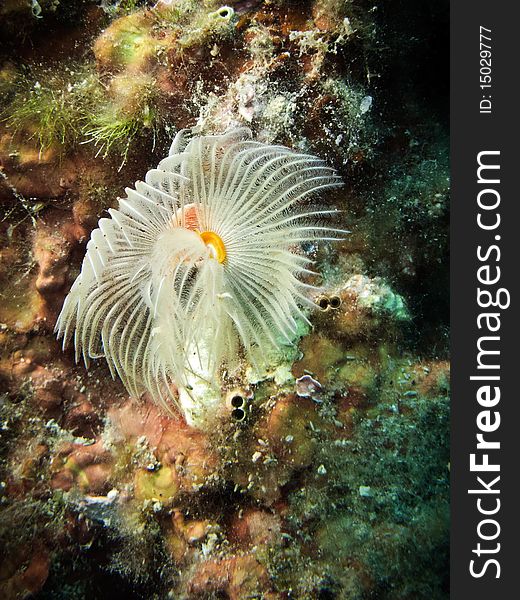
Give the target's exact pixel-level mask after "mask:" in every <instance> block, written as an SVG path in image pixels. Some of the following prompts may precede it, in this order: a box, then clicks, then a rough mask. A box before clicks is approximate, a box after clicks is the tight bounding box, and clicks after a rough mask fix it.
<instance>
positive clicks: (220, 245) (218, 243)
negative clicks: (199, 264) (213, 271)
mask: <svg viewBox="0 0 520 600" xmlns="http://www.w3.org/2000/svg"><path fill="white" fill-rule="evenodd" d="M197 233H198V234H199V235H200V237H201V238H202V241H203V242H204V243H205V244H206V246H207V247H208V248H209V250H210V252H211V256H212V257H213V258H215V259H216V260H218V262H219V263H223V262H224V261H225V260H226V247H225V246H224V242H223V241H222V238H221V237H220V236H219V235H217V234H216V233H215V232H214V231H203V232H202V233H200V232H197Z"/></svg>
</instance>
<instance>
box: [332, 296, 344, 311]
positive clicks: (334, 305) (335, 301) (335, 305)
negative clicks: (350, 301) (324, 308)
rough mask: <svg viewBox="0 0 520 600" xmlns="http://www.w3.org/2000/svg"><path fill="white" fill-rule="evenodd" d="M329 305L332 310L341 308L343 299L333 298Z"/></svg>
mask: <svg viewBox="0 0 520 600" xmlns="http://www.w3.org/2000/svg"><path fill="white" fill-rule="evenodd" d="M329 304H330V307H331V308H339V307H340V306H341V298H340V297H339V296H332V298H331V299H330V301H329Z"/></svg>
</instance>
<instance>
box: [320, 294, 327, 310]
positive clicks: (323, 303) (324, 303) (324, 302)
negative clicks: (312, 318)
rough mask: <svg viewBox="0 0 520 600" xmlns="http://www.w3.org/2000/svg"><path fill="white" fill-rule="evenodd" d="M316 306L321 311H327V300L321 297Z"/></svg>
mask: <svg viewBox="0 0 520 600" xmlns="http://www.w3.org/2000/svg"><path fill="white" fill-rule="evenodd" d="M318 306H319V307H320V308H321V310H327V308H328V307H329V301H328V299H327V298H325V297H323V298H320V299H319V300H318Z"/></svg>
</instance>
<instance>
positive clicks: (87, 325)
mask: <svg viewBox="0 0 520 600" xmlns="http://www.w3.org/2000/svg"><path fill="white" fill-rule="evenodd" d="M339 185H341V180H340V179H339V177H337V176H336V175H335V173H334V171H333V169H331V168H330V167H328V166H326V165H325V164H324V163H323V162H322V161H321V160H319V159H318V158H315V157H314V156H310V155H306V154H298V153H296V152H294V151H292V150H290V149H289V148H285V147H283V146H274V145H268V144H262V143H259V142H256V141H253V140H251V132H250V131H249V130H248V129H235V130H233V131H230V132H228V133H226V134H223V135H215V136H203V137H192V138H191V139H190V136H189V134H188V132H186V131H181V132H179V134H178V135H177V136H176V138H175V140H174V142H173V144H172V147H171V150H170V154H169V156H168V157H167V158H165V159H164V160H162V161H161V162H160V163H159V166H158V167H157V169H152V170H150V171H149V172H148V173H147V174H146V178H145V181H144V182H143V181H138V182H137V183H136V185H135V190H133V189H129V188H127V189H126V194H127V197H126V198H124V199H120V201H119V209H118V210H113V209H111V210H109V213H110V216H111V218H110V219H109V218H103V219H101V220H100V221H99V228H98V229H96V230H94V231H93V232H92V236H91V239H90V241H89V243H88V245H87V253H86V256H85V258H84V260H83V265H82V269H81V273H80V275H79V276H78V278H77V279H76V281H75V282H74V284H73V286H72V288H71V290H70V292H69V294H68V296H67V297H66V299H65V302H64V304H63V308H62V311H61V314H60V316H59V318H58V322H57V324H56V330H57V332H58V337H63V346H64V348H65V346H66V345H67V343H68V342H69V341H70V340H71V339H72V338H73V339H74V346H75V349H76V360H79V359H80V357H83V360H84V361H85V364H86V366H87V367H88V365H89V361H90V359H91V358H99V357H102V356H104V357H105V358H106V360H107V362H108V365H109V367H110V370H111V372H112V375H113V376H115V375H116V374H117V375H119V377H120V378H121V380H122V381H123V383H124V385H125V386H126V388H127V389H128V391H129V393H130V394H131V395H133V396H136V397H137V396H139V395H141V394H142V393H143V392H145V391H148V392H149V393H150V395H151V396H152V397H153V399H154V400H155V401H156V402H158V403H159V404H161V405H163V406H164V407H165V408H166V409H170V407H171V405H172V401H173V403H175V404H177V405H178V406H179V408H180V409H181V410H182V412H183V413H184V415H185V417H186V419H187V420H188V422H190V423H191V424H194V425H196V426H203V425H204V423H207V418H208V415H210V414H211V413H212V411H213V410H214V408H215V405H216V404H218V403H219V402H220V389H219V388H220V384H219V369H220V368H221V367H222V366H224V365H228V366H232V365H233V364H234V363H235V362H236V357H237V355H238V353H239V352H240V348H242V349H243V350H242V351H243V353H244V355H245V357H246V358H248V359H249V360H252V359H253V355H256V356H258V355H260V356H262V355H266V354H268V353H270V351H271V350H272V349H273V348H274V347H276V346H277V345H278V344H279V340H280V338H284V339H285V340H286V341H288V342H292V341H293V340H294V339H295V336H296V326H297V325H296V320H297V319H298V318H302V319H305V316H304V315H303V313H302V311H301V308H300V307H301V306H302V305H303V304H306V303H307V304H312V303H311V301H310V300H309V299H308V288H309V287H311V286H308V285H306V284H304V283H303V282H301V281H300V280H299V278H298V277H299V276H300V275H302V274H303V273H308V272H309V271H308V270H307V267H308V266H309V264H310V263H311V262H312V261H311V260H310V259H308V258H306V257H305V256H303V255H302V253H301V252H298V248H300V247H301V244H302V243H303V242H306V241H311V240H316V239H337V238H338V237H339V236H340V235H341V233H342V232H341V231H340V230H336V229H331V228H329V227H326V226H325V225H323V224H319V223H320V221H321V220H322V217H324V216H325V215H326V214H329V213H334V212H335V211H332V210H319V209H311V208H309V207H308V206H307V207H306V206H305V205H304V203H303V202H302V201H303V200H306V199H307V197H308V196H310V195H312V194H313V193H315V192H320V191H323V190H325V189H327V188H333V187H337V186H339ZM170 410H171V409H170Z"/></svg>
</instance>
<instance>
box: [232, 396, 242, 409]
mask: <svg viewBox="0 0 520 600" xmlns="http://www.w3.org/2000/svg"><path fill="white" fill-rule="evenodd" d="M243 405H244V399H243V398H242V396H233V398H231V406H233V407H235V408H240V407H241V406H243Z"/></svg>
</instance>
